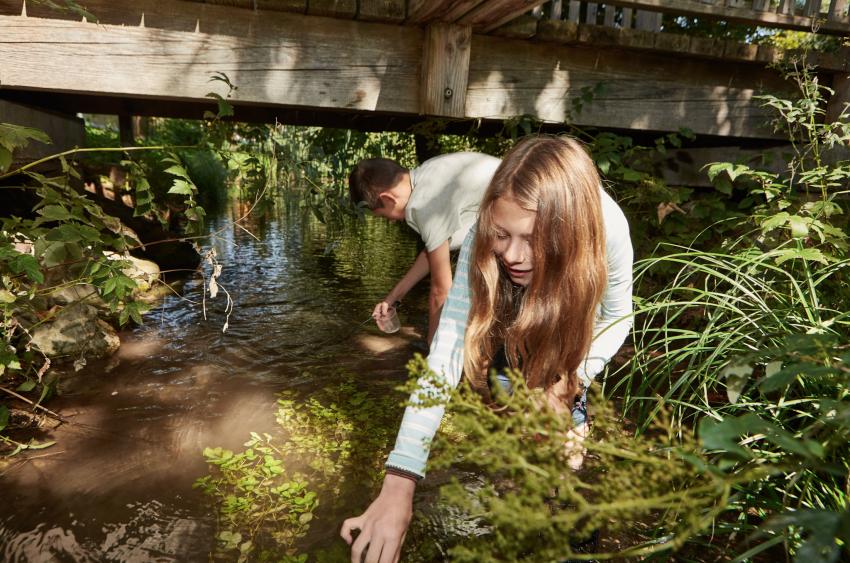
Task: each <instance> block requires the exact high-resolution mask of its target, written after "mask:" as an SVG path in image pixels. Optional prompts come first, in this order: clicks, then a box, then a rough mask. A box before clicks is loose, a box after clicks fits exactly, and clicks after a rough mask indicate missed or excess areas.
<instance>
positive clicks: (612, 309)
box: [386, 190, 633, 477]
mask: <svg viewBox="0 0 850 563" xmlns="http://www.w3.org/2000/svg"><path fill="white" fill-rule="evenodd" d="M601 197H602V214H603V220H604V224H605V243H606V244H605V250H606V257H607V263H608V283H607V286H606V289H605V292H604V294H603V296H602V302H601V304H600V306H599V313H598V315H597V321H596V324H595V327H594V331H593V335H594V338H593V342H592V344H591V346H590V351H589V352H588V355H587V357H586V358H585V361H584V362H583V363H582V364H581V366H580V367H579V371H578V376H579V379H580V381H581V382H582V383H583V384H584V385H585V386H587V385H589V384H590V382H591V381H592V380H593V378H594V377H595V376H596V374H598V373H599V372H601V371H602V369H603V368H604V367H605V364H606V363H608V360H610V359H611V357H612V356H613V355H614V354H615V353H617V350H619V348H620V346H621V345H622V344H623V341H624V340H625V338H626V336H627V335H628V333H629V330H630V329H631V325H632V262H633V251H632V243H631V239H630V238H629V225H628V222H627V221H626V218H625V216H624V215H623V212H622V210H621V209H620V207H619V206H618V205H617V203H616V202H615V201H614V200H613V199H611V196H609V195H608V194H607V193H606V192H605V191H604V190H601ZM474 235H475V229H472V231H470V233H469V234H468V235H467V237H466V239H465V240H464V243H463V246H462V247H461V250H460V255H459V257H458V262H457V268H456V269H455V276H454V282H453V283H452V287H451V290H450V291H449V296H448V298H447V299H446V302H445V304H444V305H443V311H442V313H441V315H440V324H439V326H438V327H437V331H436V333H435V334H434V340H433V341H432V342H431V350H430V353H429V354H428V366H429V367H430V369H431V370H432V371H433V372H434V373H435V374H437V375H438V376H441V377H444V378H445V379H446V381H447V382H448V383H449V384H450V385H452V386H456V385H457V384H458V383H459V382H460V378H461V373H462V372H463V339H464V333H465V331H466V323H467V318H468V316H469V308H470V287H469V254H470V250H471V247H472V241H473V239H474ZM420 385H421V386H422V387H424V388H427V387H428V385H429V384H428V383H427V382H425V381H420ZM411 403H412V404H415V403H416V394H415V393H414V395H413V396H411ZM444 412H445V407H442V406H438V407H429V408H421V407H415V406H408V407H407V409H405V411H404V417H403V418H402V421H401V428H400V429H399V432H398V436H397V437H396V443H395V448H394V449H393V451H392V452H391V453H390V455H389V458H388V459H387V463H386V466H387V468H388V469H398V470H401V471H403V472H405V473H411V474H414V475H417V476H419V477H424V476H425V464H426V462H427V460H428V452H429V445H430V442H431V440H432V438H433V437H434V434H435V433H436V432H437V428H438V427H439V426H440V421H441V420H442V418H443V413H444Z"/></svg>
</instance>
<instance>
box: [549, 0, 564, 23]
mask: <svg viewBox="0 0 850 563" xmlns="http://www.w3.org/2000/svg"><path fill="white" fill-rule="evenodd" d="M549 6H550V8H549V10H550V11H549V19H552V20H559V19H561V12H562V11H563V6H562V2H561V0H552V2H550V3H549Z"/></svg>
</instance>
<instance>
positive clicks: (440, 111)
mask: <svg viewBox="0 0 850 563" xmlns="http://www.w3.org/2000/svg"><path fill="white" fill-rule="evenodd" d="M423 45H424V49H423V56H422V86H421V91H420V96H421V98H420V99H421V108H420V113H423V114H426V115H443V116H447V117H463V116H464V110H465V107H466V88H467V84H468V81H469V55H470V51H471V47H472V28H471V27H470V26H468V25H453V24H432V25H431V26H429V27H428V29H427V30H426V32H425V40H424V43H423Z"/></svg>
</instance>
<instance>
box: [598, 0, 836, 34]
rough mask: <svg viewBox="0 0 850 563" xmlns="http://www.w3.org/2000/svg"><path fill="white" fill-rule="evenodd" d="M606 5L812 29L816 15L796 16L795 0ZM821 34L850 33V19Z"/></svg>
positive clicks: (612, 0)
mask: <svg viewBox="0 0 850 563" xmlns="http://www.w3.org/2000/svg"><path fill="white" fill-rule="evenodd" d="M606 4H611V5H612V6H620V7H624V8H635V9H638V10H648V11H653V12H663V13H665V14H670V15H674V16H697V17H706V18H713V19H720V20H724V21H728V22H733V23H743V24H748V25H761V26H765V27H778V28H784V29H796V30H800V31H811V28H812V24H813V23H814V22H813V18H811V17H808V16H804V15H794V0H781V4H780V6H779V8H778V10H777V12H771V11H755V10H753V9H752V8H730V7H726V6H716V5H709V4H704V3H702V2H698V1H696V0H607V2H606ZM819 30H820V32H821V33H830V34H837V35H850V22H847V21H846V20H845V21H829V20H827V21H823V22H821V24H820V26H819Z"/></svg>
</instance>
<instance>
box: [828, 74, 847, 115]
mask: <svg viewBox="0 0 850 563" xmlns="http://www.w3.org/2000/svg"><path fill="white" fill-rule="evenodd" d="M832 89H833V90H834V91H835V93H834V94H833V95H832V97H830V99H829V102H827V105H826V115H825V116H824V119H825V120H826V122H827V123H833V122H835V121H838V118H839V117H841V114H842V113H843V114H844V115H845V120H846V119H847V116H848V115H850V107H848V106H850V74H836V75H835V78H834V79H833V82H832Z"/></svg>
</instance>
